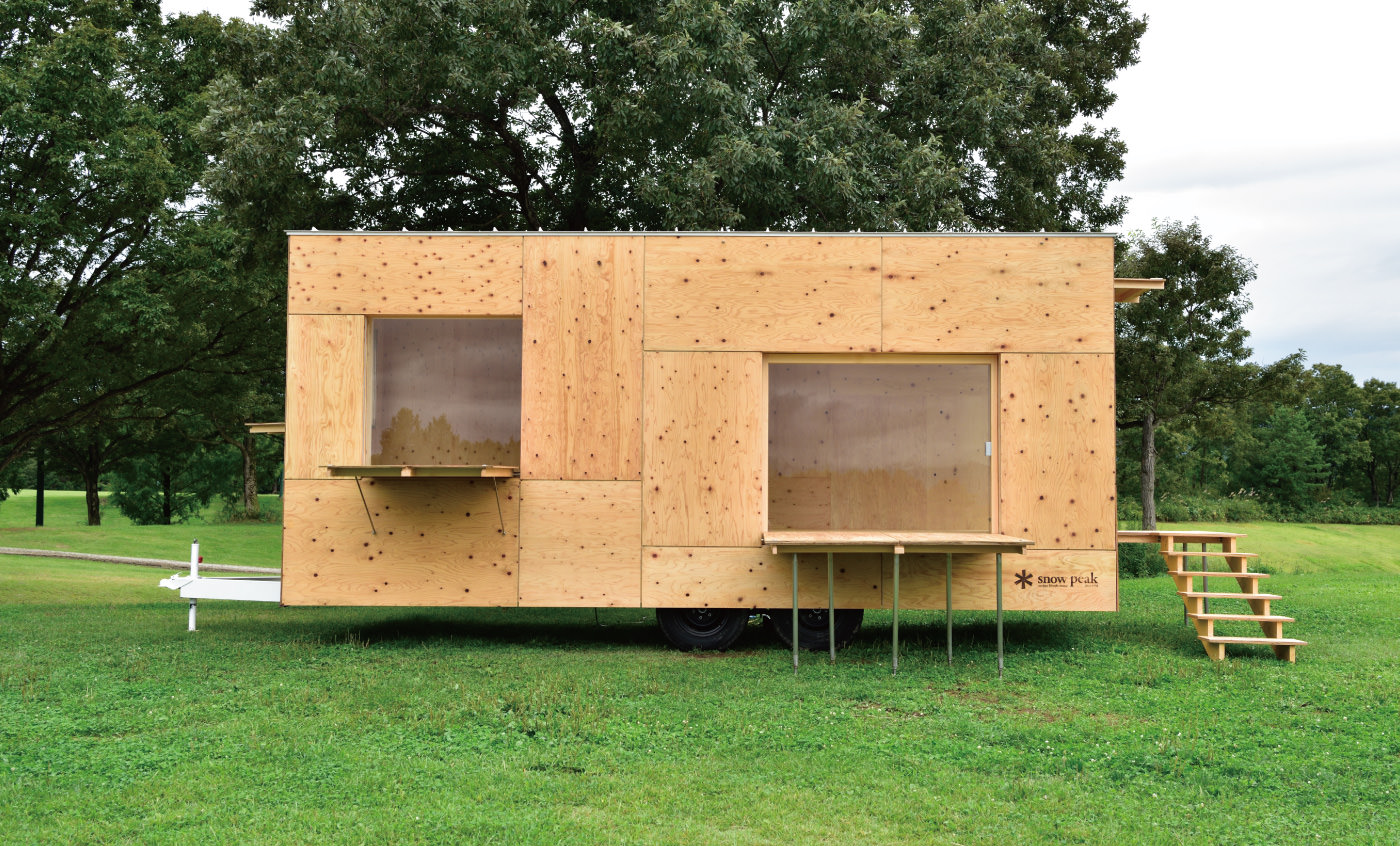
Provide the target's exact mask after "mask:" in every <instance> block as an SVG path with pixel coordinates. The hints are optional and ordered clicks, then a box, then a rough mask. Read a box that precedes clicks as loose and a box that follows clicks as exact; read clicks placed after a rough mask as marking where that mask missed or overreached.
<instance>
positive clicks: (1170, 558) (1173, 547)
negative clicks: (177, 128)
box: [1118, 531, 1307, 663]
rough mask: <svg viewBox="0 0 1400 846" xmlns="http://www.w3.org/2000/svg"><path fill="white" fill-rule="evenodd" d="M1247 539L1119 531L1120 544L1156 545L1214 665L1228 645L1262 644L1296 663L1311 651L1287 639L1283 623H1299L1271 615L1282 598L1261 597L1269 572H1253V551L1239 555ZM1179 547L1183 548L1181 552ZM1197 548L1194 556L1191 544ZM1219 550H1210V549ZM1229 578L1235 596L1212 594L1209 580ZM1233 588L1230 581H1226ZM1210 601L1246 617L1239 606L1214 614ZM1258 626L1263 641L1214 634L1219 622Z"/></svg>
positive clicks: (1217, 534)
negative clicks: (1217, 565) (1215, 564)
mask: <svg viewBox="0 0 1400 846" xmlns="http://www.w3.org/2000/svg"><path fill="white" fill-rule="evenodd" d="M1242 537H1244V535H1241V534H1235V533H1232V532H1174V531H1152V532H1148V531H1141V532H1137V531H1120V532H1119V533H1118V542H1119V543H1158V544H1160V545H1161V550H1162V557H1163V558H1165V559H1166V561H1167V574H1168V575H1170V576H1171V577H1172V580H1173V581H1175V582H1176V593H1177V596H1180V597H1181V601H1182V602H1183V603H1184V604H1185V606H1186V619H1187V620H1188V621H1190V622H1192V623H1194V624H1195V626H1196V635H1197V637H1199V638H1200V641H1201V645H1202V646H1204V647H1205V650H1206V654H1207V655H1209V656H1210V657H1211V660H1213V661H1223V660H1225V646H1226V644H1231V643H1237V644H1261V645H1267V646H1269V647H1271V648H1272V649H1273V650H1274V654H1275V655H1276V656H1278V657H1279V659H1280V660H1285V661H1288V662H1289V663H1294V662H1296V661H1297V660H1298V647H1300V646H1307V642H1306V641H1301V640H1294V639H1293V638H1288V637H1284V636H1283V624H1284V623H1292V622H1295V621H1294V619H1293V618H1292V617H1282V616H1279V615H1277V614H1274V613H1272V610H1271V609H1270V605H1269V604H1270V603H1271V602H1273V601H1274V600H1275V599H1282V598H1283V597H1281V596H1279V595H1278V594H1276V593H1261V592H1260V590H1259V582H1260V581H1261V580H1262V579H1267V578H1269V574H1268V573H1251V572H1250V571H1249V562H1250V561H1251V560H1253V559H1255V558H1258V557H1259V556H1258V555H1256V554H1254V553H1252V552H1240V551H1239V550H1238V549H1237V546H1236V544H1237V541H1238V540H1239V539H1240V538H1242ZM1178 544H1179V545H1180V549H1178V548H1177V546H1178ZM1193 544H1194V545H1196V546H1198V550H1197V551H1194V552H1193V551H1191V549H1190V548H1191V546H1192V545H1193ZM1212 546H1216V547H1219V549H1217V550H1214V551H1212V550H1210V547H1212ZM1188 559H1189V560H1193V561H1196V562H1198V564H1199V568H1200V569H1194V570H1193V569H1188V568H1189V567H1190V565H1189V564H1188ZM1212 561H1222V562H1223V563H1224V564H1225V566H1226V567H1227V568H1228V569H1223V570H1222V569H1215V570H1212V569H1210V567H1209V564H1210V562H1212ZM1196 579H1200V580H1201V584H1200V590H1197V589H1196ZM1211 579H1218V580H1221V581H1224V580H1226V579H1231V580H1233V581H1234V583H1235V584H1236V585H1237V586H1238V588H1239V589H1238V590H1237V591H1219V590H1217V591H1212V590H1211V589H1210V580H1211ZM1225 584H1227V585H1228V584H1229V582H1225ZM1212 599H1215V600H1221V601H1228V602H1244V603H1246V604H1247V605H1248V607H1249V612H1248V613H1238V612H1237V610H1238V606H1236V607H1235V609H1232V613H1224V614H1221V613H1211V611H1210V601H1211V600H1212ZM1218 622H1220V623H1238V622H1255V623H1258V624H1259V627H1260V628H1261V629H1263V632H1264V636H1263V637H1237V636H1235V635H1221V634H1216V632H1215V624H1216V623H1218Z"/></svg>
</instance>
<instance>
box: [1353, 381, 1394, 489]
mask: <svg viewBox="0 0 1400 846" xmlns="http://www.w3.org/2000/svg"><path fill="white" fill-rule="evenodd" d="M1361 391H1362V394H1363V396H1364V398H1365V403H1366V404H1365V409H1366V411H1365V413H1366V423H1365V425H1364V426H1363V428H1362V431H1363V433H1364V434H1365V436H1366V443H1367V446H1368V447H1369V448H1370V458H1369V460H1368V461H1367V462H1366V467H1365V474H1366V480H1367V482H1368V484H1369V486H1370V494H1371V496H1370V500H1371V504H1372V505H1375V506H1377V507H1379V506H1381V505H1394V504H1395V492H1396V490H1397V488H1400V388H1397V387H1396V385H1395V383H1394V382H1382V381H1381V380H1379V379H1367V380H1366V384H1364V385H1362V386H1361Z"/></svg>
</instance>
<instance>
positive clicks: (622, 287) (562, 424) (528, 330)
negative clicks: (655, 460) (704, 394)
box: [520, 236, 643, 480]
mask: <svg viewBox="0 0 1400 846" xmlns="http://www.w3.org/2000/svg"><path fill="white" fill-rule="evenodd" d="M642 240H643V239H642V238H640V237H615V238H603V237H597V236H594V237H559V238H549V239H546V238H529V239H527V240H526V242H525V318H524V322H525V342H524V368H523V370H524V385H525V389H524V395H523V403H524V408H523V417H524V420H523V443H522V456H521V470H520V472H521V476H522V477H523V478H527V479H580V480H582V479H634V480H635V479H640V478H641V472H642V460H641V459H642V450H641V438H642Z"/></svg>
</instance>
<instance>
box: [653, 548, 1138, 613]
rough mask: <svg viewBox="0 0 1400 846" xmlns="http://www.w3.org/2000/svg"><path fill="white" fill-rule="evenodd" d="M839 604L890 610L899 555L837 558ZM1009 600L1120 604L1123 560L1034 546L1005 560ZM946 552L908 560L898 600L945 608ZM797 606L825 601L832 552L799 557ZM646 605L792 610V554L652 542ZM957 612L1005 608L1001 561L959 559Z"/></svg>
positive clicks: (1033, 604) (1078, 607)
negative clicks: (998, 591)
mask: <svg viewBox="0 0 1400 846" xmlns="http://www.w3.org/2000/svg"><path fill="white" fill-rule="evenodd" d="M835 563H836V606H837V607H838V608H881V607H883V608H888V607H890V604H891V601H892V598H893V591H892V589H891V587H890V586H891V584H892V583H893V577H894V559H893V557H892V556H889V555H884V556H881V555H877V554H844V555H837V556H836V560H835ZM1002 579H1003V585H1002V597H1003V604H1004V607H1005V608H1006V609H1007V610H1011V611H1115V610H1117V608H1118V573H1117V562H1116V558H1115V555H1114V553H1113V552H1112V551H1108V550H1102V551H1087V550H1028V551H1027V552H1026V554H1025V555H1006V556H1004V557H1003V560H1002ZM946 595H947V594H946V592H945V588H944V556H942V555H905V556H902V557H901V559H900V570H899V607H900V608H901V609H907V610H943V609H944V608H945V607H946V601H945V597H946ZM798 603H799V604H800V605H801V607H803V608H824V607H826V604H827V593H826V556H825V555H822V554H804V555H800V556H799V557H798ZM642 604H643V606H644V607H647V608H782V607H788V608H790V607H792V557H791V556H790V555H787V554H778V555H775V554H773V553H771V552H769V551H768V550H767V549H717V548H714V547H688V548H687V547H681V548H676V547H647V548H645V549H644V550H643V553H642ZM953 608H954V610H982V611H985V610H990V609H993V608H996V559H995V556H992V555H985V554H979V555H954V556H953Z"/></svg>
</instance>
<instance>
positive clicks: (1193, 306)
mask: <svg viewBox="0 0 1400 846" xmlns="http://www.w3.org/2000/svg"><path fill="white" fill-rule="evenodd" d="M1117 273H1118V275H1119V276H1126V277H1139V278H1143V277H1146V278H1164V279H1166V289H1165V290H1163V291H1158V292H1153V293H1149V294H1146V295H1145V296H1143V298H1142V300H1141V301H1140V302H1138V303H1133V304H1122V305H1119V306H1117V308H1116V312H1115V315H1114V324H1115V329H1116V332H1117V336H1118V344H1117V357H1116V366H1117V381H1118V420H1117V425H1118V428H1119V429H1130V430H1132V429H1135V430H1139V431H1140V433H1141V436H1142V440H1141V456H1142V462H1141V469H1140V473H1139V476H1140V482H1141V485H1140V489H1141V496H1142V525H1143V528H1144V529H1155V528H1156V527H1157V510H1156V482H1157V472H1156V461H1157V450H1156V443H1155V436H1156V431H1157V427H1158V426H1159V425H1161V424H1162V423H1165V422H1168V421H1173V420H1178V419H1182V418H1188V419H1189V418H1193V417H1195V416H1197V415H1199V414H1201V413H1202V412H1204V411H1207V410H1210V409H1218V408H1224V407H1230V406H1233V405H1235V404H1238V403H1240V402H1243V401H1246V400H1249V399H1250V398H1252V397H1255V396H1259V395H1261V394H1264V393H1275V394H1277V393H1278V392H1279V391H1281V390H1283V389H1286V388H1288V387H1289V386H1292V385H1294V384H1296V382H1297V380H1298V378H1299V377H1300V376H1301V367H1302V354H1301V353H1298V354H1296V355H1293V356H1289V357H1287V358H1284V359H1281V360H1280V361H1278V362H1275V363H1274V364H1272V365H1269V366H1267V367H1260V366H1258V365H1255V364H1251V363H1249V356H1250V353H1251V350H1250V348H1249V347H1248V346H1246V344H1245V342H1246V340H1247V339H1248V335H1249V333H1248V331H1247V330H1246V329H1245V328H1244V327H1243V325H1242V323H1241V320H1242V318H1243V317H1244V315H1245V313H1246V312H1247V311H1249V308H1250V302H1249V297H1248V295H1247V294H1246V293H1245V286H1246V285H1248V284H1249V283H1250V282H1252V281H1253V280H1254V278H1255V270H1254V264H1253V263H1252V262H1250V261H1249V260H1248V259H1246V258H1244V257H1243V256H1241V255H1240V254H1239V253H1237V252H1236V251H1235V250H1234V249H1233V248H1232V247H1229V246H1224V245H1222V246H1218V247H1216V246H1212V245H1211V242H1210V238H1208V237H1207V236H1206V235H1205V233H1203V232H1202V231H1201V227H1200V224H1199V223H1198V222H1197V221H1192V222H1191V223H1189V224H1184V223H1181V222H1178V221H1168V222H1166V223H1158V224H1157V225H1156V228H1155V229H1154V231H1153V232H1152V233H1151V234H1150V235H1147V234H1142V233H1136V234H1133V235H1130V236H1129V237H1128V238H1127V239H1126V241H1125V243H1124V244H1123V253H1122V256H1121V257H1120V260H1119V262H1118V268H1117Z"/></svg>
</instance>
